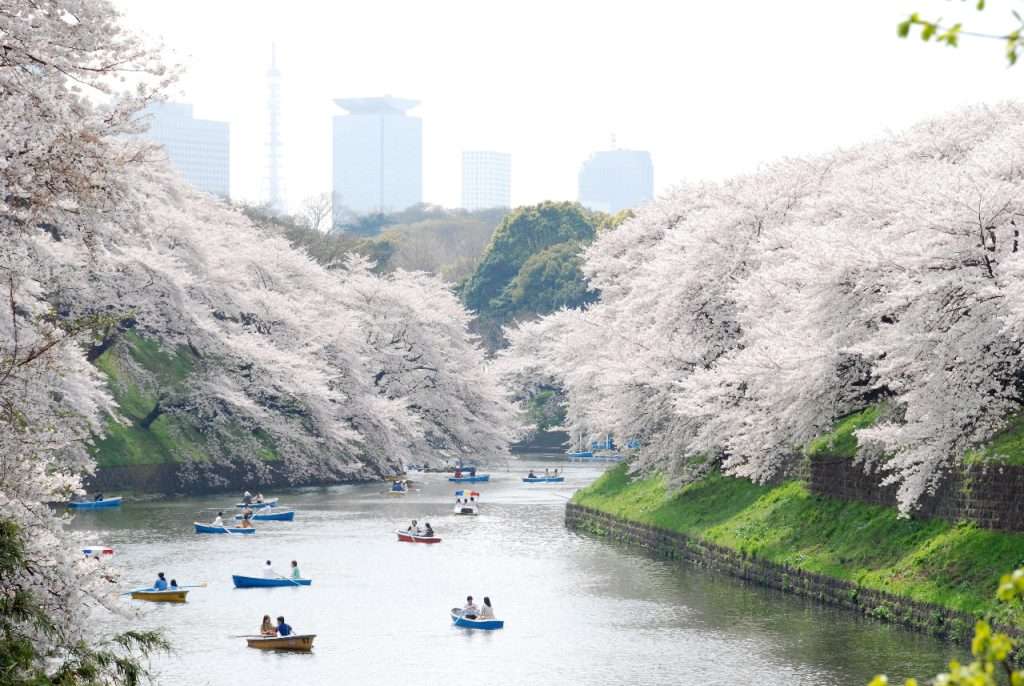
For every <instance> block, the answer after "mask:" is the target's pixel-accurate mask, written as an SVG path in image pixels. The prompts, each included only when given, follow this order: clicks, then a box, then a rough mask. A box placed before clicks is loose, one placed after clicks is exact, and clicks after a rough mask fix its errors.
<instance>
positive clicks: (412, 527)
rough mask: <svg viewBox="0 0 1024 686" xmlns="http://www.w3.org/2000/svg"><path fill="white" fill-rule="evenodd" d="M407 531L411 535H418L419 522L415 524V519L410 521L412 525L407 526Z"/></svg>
mask: <svg viewBox="0 0 1024 686" xmlns="http://www.w3.org/2000/svg"><path fill="white" fill-rule="evenodd" d="M408 531H409V533H411V534H418V533H419V532H420V525H419V522H417V521H416V520H415V519H414V520H412V524H410V525H409V529H408Z"/></svg>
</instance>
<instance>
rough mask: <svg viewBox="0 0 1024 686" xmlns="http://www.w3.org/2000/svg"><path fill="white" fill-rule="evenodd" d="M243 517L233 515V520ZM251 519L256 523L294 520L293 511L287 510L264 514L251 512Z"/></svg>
mask: <svg viewBox="0 0 1024 686" xmlns="http://www.w3.org/2000/svg"><path fill="white" fill-rule="evenodd" d="M243 518H244V517H243V516H242V515H240V514H237V515H235V519H243ZM252 519H255V520H256V521H257V522H290V521H292V520H294V519H295V510H289V511H288V512H268V513H266V514H260V513H258V512H253V514H252Z"/></svg>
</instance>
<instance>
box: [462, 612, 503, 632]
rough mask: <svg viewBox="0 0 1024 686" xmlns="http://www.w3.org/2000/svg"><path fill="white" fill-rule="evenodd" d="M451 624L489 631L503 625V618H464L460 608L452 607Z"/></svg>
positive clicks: (500, 627)
mask: <svg viewBox="0 0 1024 686" xmlns="http://www.w3.org/2000/svg"><path fill="white" fill-rule="evenodd" d="M451 615H452V624H454V625H455V626H457V627H461V628H463V629H484V630H486V631H491V630H493V629H502V628H504V627H505V620H504V619H466V618H465V617H463V616H462V610H461V609H459V608H457V607H453V608H452V610H451Z"/></svg>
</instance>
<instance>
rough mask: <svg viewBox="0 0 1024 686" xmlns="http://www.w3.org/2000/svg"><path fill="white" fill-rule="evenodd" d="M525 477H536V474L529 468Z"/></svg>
mask: <svg viewBox="0 0 1024 686" xmlns="http://www.w3.org/2000/svg"><path fill="white" fill-rule="evenodd" d="M526 478H527V479H536V478H537V475H536V474H534V473H533V470H532V469H531V470H530V473H529V474H527V475H526Z"/></svg>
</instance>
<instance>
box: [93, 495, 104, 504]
mask: <svg viewBox="0 0 1024 686" xmlns="http://www.w3.org/2000/svg"><path fill="white" fill-rule="evenodd" d="M101 500H103V494H102V493H97V494H96V497H95V498H93V502H97V503H98V502H99V501H101Z"/></svg>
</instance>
